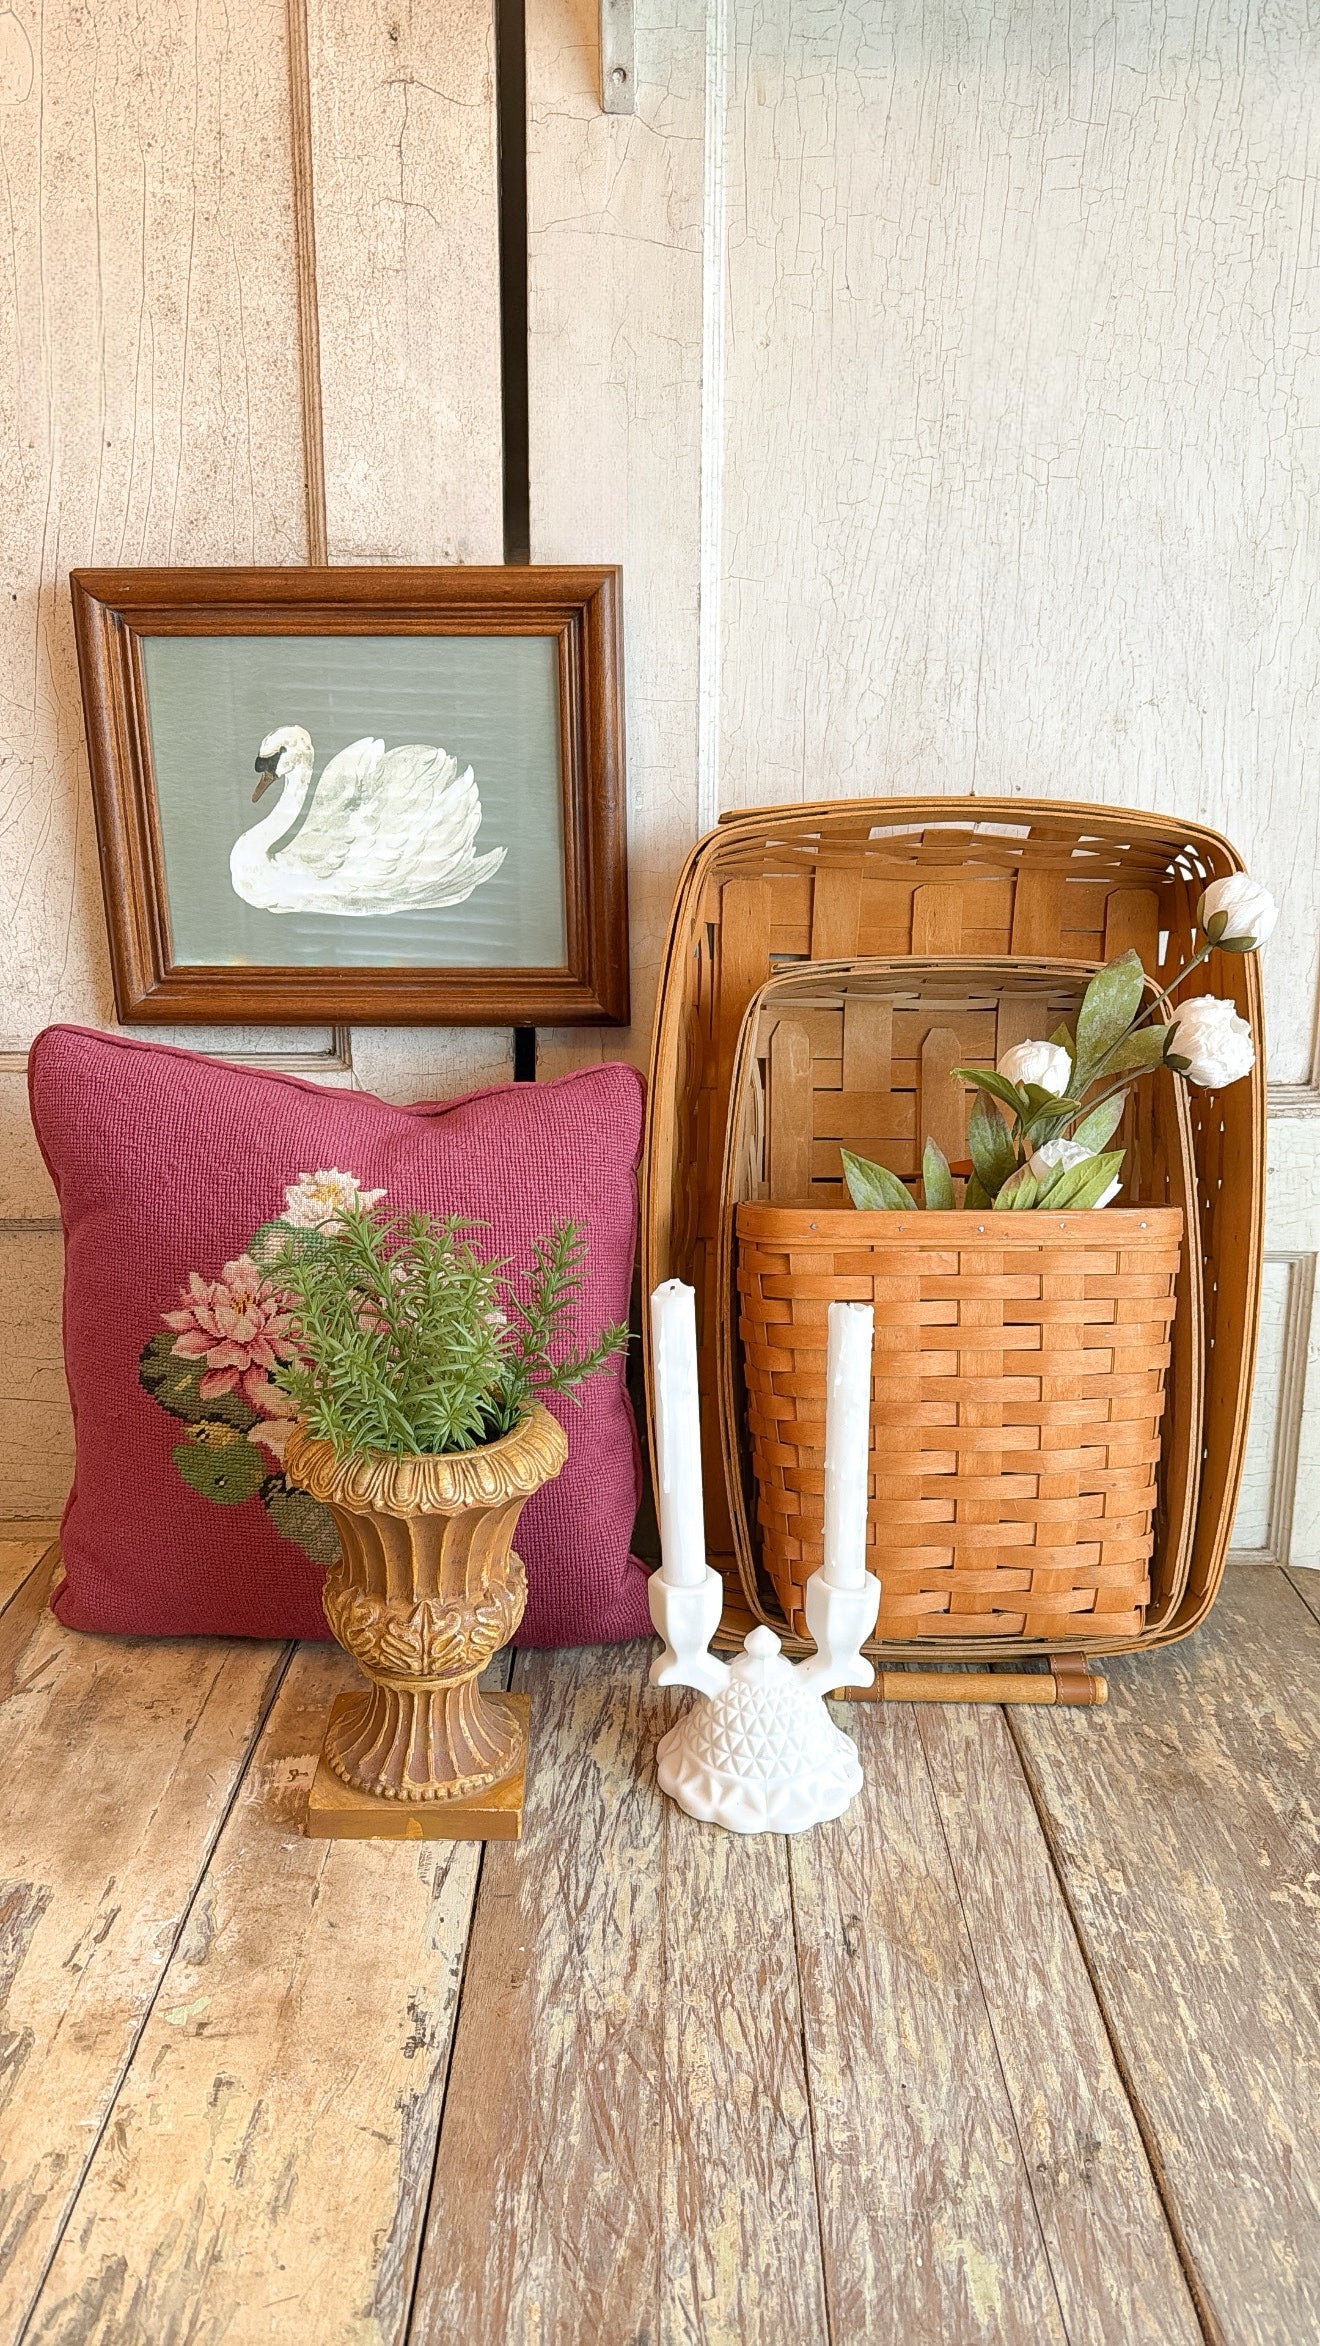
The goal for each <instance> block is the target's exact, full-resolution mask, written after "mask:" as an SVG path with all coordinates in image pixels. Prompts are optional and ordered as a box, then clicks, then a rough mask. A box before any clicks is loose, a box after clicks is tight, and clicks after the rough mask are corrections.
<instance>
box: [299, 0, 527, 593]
mask: <svg viewBox="0 0 1320 2346" xmlns="http://www.w3.org/2000/svg"><path fill="white" fill-rule="evenodd" d="M307 35H308V60H309V73H310V81H311V98H312V157H311V161H312V186H313V191H314V195H315V210H316V288H317V306H318V311H319V323H320V346H321V412H322V419H323V427H324V432H325V495H326V522H327V534H328V541H329V549H330V559H331V561H333V562H499V561H502V560H503V510H502V481H503V472H502V454H501V440H500V309H499V252H498V217H499V215H498V197H497V188H496V126H495V71H494V27H493V23H492V17H491V0H446V5H445V7H444V9H443V10H438V9H434V8H428V7H425V6H422V5H420V0H400V4H398V5H390V6H384V5H381V4H380V0H307Z"/></svg>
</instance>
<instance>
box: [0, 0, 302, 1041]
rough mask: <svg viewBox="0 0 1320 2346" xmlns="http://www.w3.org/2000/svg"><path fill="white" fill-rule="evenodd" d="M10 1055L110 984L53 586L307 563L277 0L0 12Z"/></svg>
mask: <svg viewBox="0 0 1320 2346" xmlns="http://www.w3.org/2000/svg"><path fill="white" fill-rule="evenodd" d="M6 23H7V25H8V27H9V33H8V47H7V50H6V63H7V71H8V74H9V75H10V76H11V77H12V78H11V79H10V81H9V85H8V86H7V88H6V92H5V96H6V99H7V100H8V101H9V102H8V103H6V104H5V105H4V107H3V111H2V112H0V136H2V138H3V158H4V175H5V187H6V214H7V220H8V230H7V233H6V236H5V239H4V245H3V256H2V257H0V288H2V290H0V321H3V323H0V335H2V336H3V343H4V364H3V367H0V506H2V507H3V510H4V513H5V517H6V532H7V545H8V557H7V565H6V568H7V577H8V580H9V588H10V591H7V592H6V594H5V595H4V597H3V600H0V691H2V692H3V696H4V701H5V706H6V710H7V716H6V749H7V753H8V758H9V760H10V761H12V762H11V764H10V766H9V780H8V784H7V798H6V834H5V851H4V854H3V857H2V858H0V1002H2V1003H3V1008H2V1009H0V1048H7V1047H12V1048H16V1049H22V1048H25V1047H26V1045H27V1043H28V1041H29V1040H30V1038H31V1037H32V1035H33V1034H34V1033H35V1032H36V1030H37V1029H38V1028H39V1027H41V1026H44V1025H45V1024H46V1023H47V1021H48V1020H50V1019H52V1018H61V1017H63V1018H83V1019H93V1020H103V1019H105V1018H107V1017H108V1016H109V1013H110V988H109V977H108V965H107V959H106V949H105V942H104V929H103V920H102V913H101V903H100V882H99V877H98V872H97V862H96V847H95V835H94V830H93V825H92V819H91V807H90V799H89V793H88V785H87V777H86V760H85V753H84V748H83V734H82V708H81V700H80V696H79V691H78V676H77V665H76V661H75V658H74V648H73V627H72V619H71V614H70V609H69V599H68V586H67V577H68V570H69V566H70V565H71V564H74V563H93V562H101V563H143V562H233V561H243V562H288V561H296V560H298V559H300V558H301V556H302V554H303V552H304V521H303V498H302V446H301V434H300V429H299V415H298V388H297V346H296V337H295V331H294V307H293V291H294V278H293V262H292V214H291V203H290V193H289V178H288V152H287V112H288V82H287V73H286V70H285V32H284V8H283V0H236V5H235V6H234V7H233V8H230V9H225V10H221V9H217V8H214V7H209V6H207V7H203V8H201V9H200V10H199V11H198V13H197V15H196V18H195V20H194V19H190V20H189V21H188V22H187V24H186V25H185V24H184V22H183V21H182V20H181V19H177V18H176V19H171V18H170V17H169V16H168V15H167V16H165V17H162V18H161V19H160V20H159V21H158V22H156V23H155V24H153V25H152V26H151V27H150V28H149V29H148V28H147V27H146V26H145V25H144V22H143V19H142V16H141V12H140V10H139V9H138V8H137V7H135V6H134V5H132V4H131V0H104V5H99V6H98V7H97V8H96V9H94V10H87V9H85V8H82V7H80V6H78V5H76V4H75V0H52V5H50V6H48V7H47V8H45V9H44V10H43V11H42V12H41V15H40V18H39V19H38V18H37V16H36V15H34V14H33V13H32V12H31V11H30V10H27V9H23V10H20V11H19V12H17V13H10V14H9V15H8V16H7V18H6Z"/></svg>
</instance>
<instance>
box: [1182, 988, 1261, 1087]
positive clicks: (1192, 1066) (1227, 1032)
mask: <svg viewBox="0 0 1320 2346" xmlns="http://www.w3.org/2000/svg"><path fill="white" fill-rule="evenodd" d="M1169 1052H1170V1056H1171V1057H1174V1058H1177V1059H1185V1060H1186V1061H1187V1065H1186V1067H1185V1068H1184V1069H1183V1070H1182V1072H1183V1073H1184V1074H1185V1075H1186V1077H1187V1080H1188V1082H1189V1083H1199V1084H1204V1085H1205V1087H1206V1089H1207V1090H1209V1091H1215V1092H1218V1091H1222V1090H1223V1089H1224V1086H1225V1085H1226V1084H1230V1083H1237V1082H1239V1081H1240V1079H1241V1077H1242V1076H1244V1075H1250V1073H1251V1070H1252V1068H1253V1067H1254V1066H1255V1064H1256V1046H1255V1044H1254V1042H1253V1041H1252V1037H1251V1028H1250V1027H1249V1026H1248V1024H1247V1021H1246V1019H1245V1018H1239V1017H1238V1014H1237V1012H1236V1010H1235V1009H1234V1008H1233V1005H1232V1003H1231V1002H1225V1001H1222V1000H1221V998H1220V996H1219V995H1218V994H1198V995H1197V996H1196V998H1195V1000H1194V1001H1191V1002H1185V1003H1184V1004H1183V1007H1182V1009H1181V1010H1179V1011H1176V1012H1175V1014H1174V1019H1173V1033H1172V1034H1171V1036H1170V1037H1169Z"/></svg>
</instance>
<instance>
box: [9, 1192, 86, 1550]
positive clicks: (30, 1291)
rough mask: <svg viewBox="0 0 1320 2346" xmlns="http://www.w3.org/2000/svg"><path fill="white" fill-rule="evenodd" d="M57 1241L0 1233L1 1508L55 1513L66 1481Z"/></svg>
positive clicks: (53, 1234)
mask: <svg viewBox="0 0 1320 2346" xmlns="http://www.w3.org/2000/svg"><path fill="white" fill-rule="evenodd" d="M63 1293H64V1244H63V1240H62V1239H61V1237H60V1233H59V1229H58V1226H57V1227H56V1228H55V1229H53V1230H49V1229H46V1230H43V1229H36V1230H22V1229H19V1230H14V1231H11V1232H8V1233H6V1234H5V1235H4V1236H0V1298H3V1309H4V1312H5V1321H6V1330H5V1344H4V1348H3V1356H2V1357H0V1477H2V1478H3V1490H4V1502H5V1506H6V1507H7V1508H12V1509H13V1510H14V1511H15V1513H22V1514H24V1515H58V1514H59V1513H60V1511H61V1509H62V1508H63V1505H64V1502H65V1500H66V1499H67V1497H68V1495H69V1486H70V1484H71V1482H72V1480H73V1417H72V1413H71V1411H70V1408H69V1392H68V1387H67V1385H66V1384H65V1382H64V1357H63V1350H62V1345H61V1337H60V1321H61V1301H62V1297H63Z"/></svg>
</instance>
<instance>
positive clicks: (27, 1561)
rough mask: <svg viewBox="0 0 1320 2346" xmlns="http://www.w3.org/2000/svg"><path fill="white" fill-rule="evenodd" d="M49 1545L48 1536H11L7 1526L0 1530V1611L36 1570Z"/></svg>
mask: <svg viewBox="0 0 1320 2346" xmlns="http://www.w3.org/2000/svg"><path fill="white" fill-rule="evenodd" d="M50 1545H51V1542H50V1538H49V1536H46V1537H42V1538H38V1539H30V1538H28V1539H25V1538H24V1537H23V1535H22V1534H21V1533H18V1534H15V1535H14V1536H11V1535H10V1530H9V1528H8V1527H6V1528H4V1529H3V1530H0V1612H3V1610H4V1608H5V1606H6V1605H7V1604H8V1603H9V1600H10V1598H11V1597H12V1596H14V1595H15V1593H16V1592H17V1591H18V1590H19V1589H20V1588H21V1587H22V1586H23V1583H24V1581H25V1580H26V1579H27V1577H28V1575H29V1573H32V1572H35V1571H36V1569H37V1566H38V1564H39V1563H40V1562H41V1559H42V1557H43V1556H44V1555H45V1554H46V1551H47V1549H48V1548H49V1547H50Z"/></svg>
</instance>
